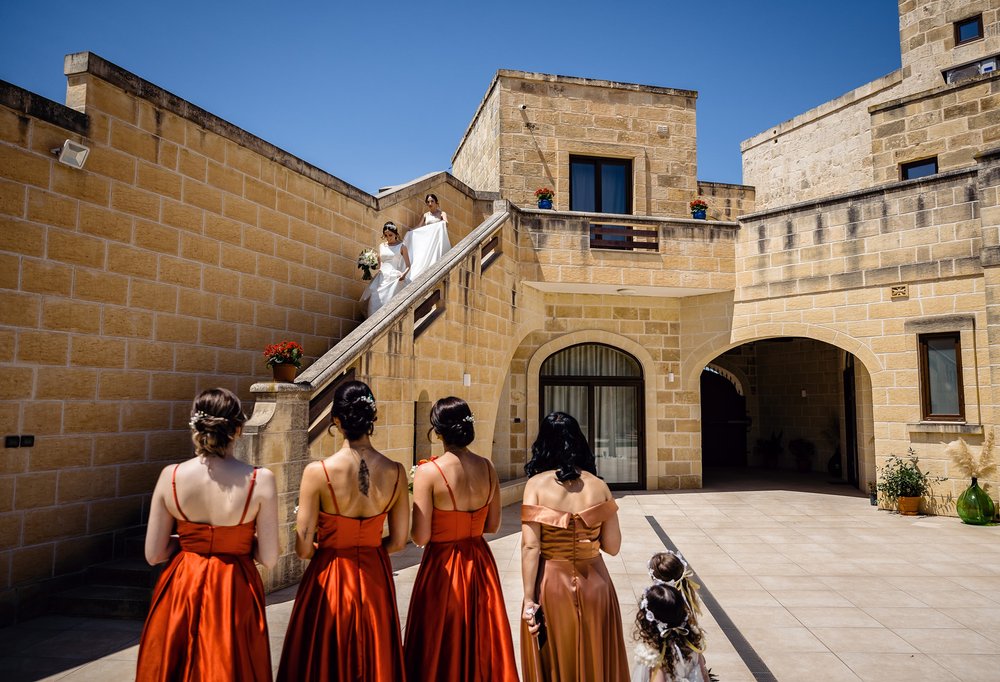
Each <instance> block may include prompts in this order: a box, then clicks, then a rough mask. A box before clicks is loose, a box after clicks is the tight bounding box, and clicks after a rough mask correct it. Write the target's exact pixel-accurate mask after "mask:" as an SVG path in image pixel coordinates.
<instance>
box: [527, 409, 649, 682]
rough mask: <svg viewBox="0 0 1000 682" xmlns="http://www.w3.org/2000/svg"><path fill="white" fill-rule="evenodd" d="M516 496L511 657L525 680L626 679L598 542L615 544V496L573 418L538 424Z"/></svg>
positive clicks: (614, 547)
mask: <svg viewBox="0 0 1000 682" xmlns="http://www.w3.org/2000/svg"><path fill="white" fill-rule="evenodd" d="M524 470H525V472H526V473H527V474H528V476H529V477H530V478H529V479H528V482H527V484H525V487H524V503H523V504H522V505H521V575H522V579H523V581H524V611H523V614H522V616H521V618H522V622H521V665H522V671H523V673H524V679H525V680H526V681H527V682H628V679H629V666H628V654H626V653H625V640H624V637H623V634H622V616H621V610H620V609H619V608H618V596H617V594H616V593H615V586H614V584H613V583H612V582H611V576H610V575H609V574H608V569H607V567H606V566H605V565H604V559H602V558H601V551H602V550H603V551H604V552H606V553H608V554H610V555H612V556H613V555H615V554H617V553H618V550H619V549H620V548H621V543H622V534H621V528H620V527H619V525H618V505H617V504H616V503H615V501H614V499H612V497H611V491H610V490H609V489H608V486H607V484H606V483H605V482H604V481H603V480H601V479H600V478H599V477H598V476H597V467H596V466H595V464H594V456H593V454H591V452H590V446H589V445H588V444H587V439H586V438H585V437H584V435H583V433H582V432H581V430H580V425H579V424H578V423H577V421H576V420H575V419H574V418H573V417H571V416H570V415H568V414H565V413H564V412H553V413H552V414H550V415H549V416H547V417H546V418H545V419H543V420H542V424H541V426H540V427H539V429H538V438H536V439H535V443H534V444H533V445H532V446H531V461H529V462H528V463H527V464H526V465H525V467H524Z"/></svg>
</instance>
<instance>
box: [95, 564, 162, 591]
mask: <svg viewBox="0 0 1000 682" xmlns="http://www.w3.org/2000/svg"><path fill="white" fill-rule="evenodd" d="M161 570H163V569H162V565H161V566H150V565H149V564H147V563H146V561H145V560H144V559H133V558H126V559H115V560H114V561H106V562H104V563H103V564H95V565H93V566H91V567H89V568H88V569H87V572H86V573H85V574H84V582H85V584H87V585H118V586H122V587H147V588H150V587H153V585H155V584H156V579H157V578H158V577H159V575H160V571H161Z"/></svg>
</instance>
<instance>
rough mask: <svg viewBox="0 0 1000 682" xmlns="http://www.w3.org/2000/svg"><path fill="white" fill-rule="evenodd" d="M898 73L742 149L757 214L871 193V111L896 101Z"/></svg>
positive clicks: (791, 121) (785, 124)
mask: <svg viewBox="0 0 1000 682" xmlns="http://www.w3.org/2000/svg"><path fill="white" fill-rule="evenodd" d="M900 84H901V74H900V72H899V71H895V72H893V73H890V74H888V75H887V76H884V77H883V78H880V79H878V80H875V81H872V82H870V83H867V84H865V85H862V86H861V87H859V88H855V89H854V90H852V91H850V92H848V93H846V94H844V95H841V96H840V97H838V98H836V99H834V100H831V101H829V102H827V103H825V104H822V105H820V106H818V107H816V108H814V109H811V110H809V111H807V112H805V113H803V114H799V115H798V116H796V117H795V118H792V119H789V120H788V121H784V122H782V123H779V124H777V125H775V126H772V127H771V128H770V129H768V130H766V131H764V132H762V133H759V134H757V135H755V136H753V137H751V138H750V139H748V140H745V141H744V142H743V143H742V144H741V145H740V151H741V152H742V154H743V182H744V184H746V185H751V186H752V187H753V188H754V191H755V206H756V210H770V209H773V208H776V207H778V206H786V205H789V204H795V203H798V202H801V201H809V200H813V199H818V198H820V197H823V196H829V195H835V194H839V193H842V192H849V191H852V190H856V189H864V188H867V187H871V186H872V184H873V180H872V162H871V148H872V144H871V142H872V138H871V118H870V116H869V114H868V107H870V106H872V105H874V104H878V103H881V102H884V101H886V100H888V99H890V98H891V97H898V96H899V92H900V88H901V85H900Z"/></svg>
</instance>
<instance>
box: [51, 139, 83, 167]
mask: <svg viewBox="0 0 1000 682" xmlns="http://www.w3.org/2000/svg"><path fill="white" fill-rule="evenodd" d="M52 153H53V154H55V155H57V156H58V157H59V163H64V164H66V165H67V166H69V167H70V168H77V169H80V168H83V164H85V163H86V162H87V155H88V154H90V149H89V148H88V147H84V146H83V145H82V144H78V143H76V142H73V141H72V140H66V141H65V142H63V145H62V147H56V148H55V149H53V150H52Z"/></svg>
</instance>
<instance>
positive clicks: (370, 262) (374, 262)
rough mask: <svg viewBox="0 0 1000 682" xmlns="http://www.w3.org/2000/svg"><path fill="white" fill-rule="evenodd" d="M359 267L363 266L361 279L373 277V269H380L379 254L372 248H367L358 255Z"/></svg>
mask: <svg viewBox="0 0 1000 682" xmlns="http://www.w3.org/2000/svg"><path fill="white" fill-rule="evenodd" d="M358 267H359V268H361V279H371V278H372V270H378V254H377V253H375V252H374V251H373V250H372V249H365V250H364V251H362V252H361V253H360V254H359V255H358Z"/></svg>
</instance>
